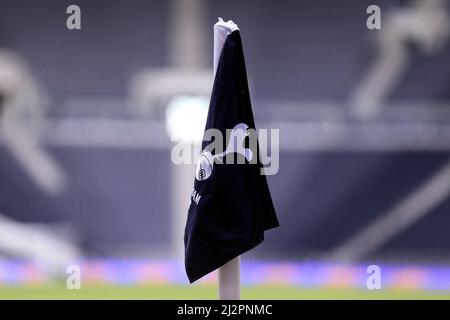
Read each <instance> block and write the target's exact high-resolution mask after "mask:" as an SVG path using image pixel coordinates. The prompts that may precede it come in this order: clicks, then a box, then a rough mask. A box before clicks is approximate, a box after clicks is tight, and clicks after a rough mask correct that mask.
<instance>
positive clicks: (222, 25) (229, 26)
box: [214, 17, 239, 33]
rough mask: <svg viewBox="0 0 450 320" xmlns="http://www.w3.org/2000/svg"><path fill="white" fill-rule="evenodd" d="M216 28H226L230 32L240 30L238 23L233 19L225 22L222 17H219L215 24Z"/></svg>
mask: <svg viewBox="0 0 450 320" xmlns="http://www.w3.org/2000/svg"><path fill="white" fill-rule="evenodd" d="M214 28H221V29H224V30H225V31H228V33H231V32H233V31H235V30H239V28H238V26H237V24H236V23H234V22H233V20H228V21H227V22H225V21H223V19H222V18H221V17H219V18H218V21H217V22H216V24H215V25H214Z"/></svg>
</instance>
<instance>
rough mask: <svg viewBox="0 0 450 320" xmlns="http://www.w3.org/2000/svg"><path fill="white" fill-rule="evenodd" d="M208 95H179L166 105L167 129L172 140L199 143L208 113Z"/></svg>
mask: <svg viewBox="0 0 450 320" xmlns="http://www.w3.org/2000/svg"><path fill="white" fill-rule="evenodd" d="M208 104H209V99H208V97H207V96H188V95H179V96H175V97H173V98H172V99H171V100H170V102H169V103H168V105H167V107H166V129H167V133H168V135H169V137H170V139H171V140H172V141H175V142H185V143H199V142H200V141H201V140H202V136H203V129H204V128H205V123H206V117H207V115H208Z"/></svg>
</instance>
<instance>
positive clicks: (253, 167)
mask: <svg viewBox="0 0 450 320" xmlns="http://www.w3.org/2000/svg"><path fill="white" fill-rule="evenodd" d="M210 128H215V129H219V130H220V131H221V132H222V135H223V137H224V144H226V143H227V141H226V140H227V139H226V138H225V137H226V133H227V129H228V130H231V129H233V130H231V131H229V134H228V136H229V137H230V136H232V135H233V134H235V135H236V137H237V138H238V139H237V140H236V141H240V143H243V145H242V146H235V145H234V144H233V145H232V144H231V143H230V145H228V146H227V145H224V148H223V150H225V152H224V154H225V153H235V156H236V157H239V156H240V157H244V158H245V159H244V158H242V159H244V162H245V163H244V164H238V163H234V164H230V163H227V162H226V159H225V158H226V157H225V156H223V155H220V154H215V153H214V154H213V151H212V150H208V145H209V144H210V142H211V141H205V140H204V141H203V143H202V150H203V152H202V154H201V156H200V159H199V163H198V164H197V172H196V175H195V182H194V190H193V193H192V196H191V203H190V206H189V211H188V217H187V222H186V227H185V234H184V242H185V267H186V273H187V276H188V278H189V281H190V282H191V283H192V282H194V281H196V280H198V279H200V278H201V277H203V276H205V275H206V274H208V273H210V272H212V271H214V270H216V269H217V268H219V267H221V266H222V265H224V264H225V263H227V262H228V261H230V260H232V259H233V258H235V257H237V256H239V255H241V254H243V253H244V252H247V251H248V250H250V249H252V248H254V247H255V246H257V245H258V244H260V243H261V242H263V240H264V231H266V230H268V229H271V228H275V227H277V226H278V225H279V224H278V219H277V216H276V213H275V209H274V205H273V202H272V199H271V196H270V191H269V188H268V184H267V180H266V176H265V175H262V174H261V168H262V164H261V162H260V157H259V147H257V150H249V147H247V146H245V143H244V141H242V139H239V137H240V136H241V134H242V133H243V132H244V133H246V132H247V130H248V129H255V122H254V119H253V113H252V108H251V102H250V94H249V89H248V82H247V74H246V68H245V60H244V53H243V48H242V41H241V37H240V33H239V29H237V28H236V29H235V30H234V31H232V32H230V33H229V34H228V36H227V38H226V40H225V42H224V45H223V48H222V51H221V55H220V59H219V61H218V63H217V70H216V75H215V79H214V85H213V90H212V95H211V101H210V106H209V111H208V118H207V122H206V127H205V130H207V129H210ZM230 141H231V139H230ZM230 146H231V147H230ZM253 157H257V158H256V159H257V161H256V163H252V161H250V160H251V159H253ZM235 162H236V161H235ZM253 162H255V161H253Z"/></svg>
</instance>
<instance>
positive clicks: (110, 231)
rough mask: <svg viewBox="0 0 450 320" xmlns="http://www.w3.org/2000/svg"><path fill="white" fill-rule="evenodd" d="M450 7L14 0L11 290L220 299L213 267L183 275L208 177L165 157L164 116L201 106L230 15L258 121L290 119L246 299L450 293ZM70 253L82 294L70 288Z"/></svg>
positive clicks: (434, 3) (2, 68)
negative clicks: (196, 195) (190, 220)
mask: <svg viewBox="0 0 450 320" xmlns="http://www.w3.org/2000/svg"><path fill="white" fill-rule="evenodd" d="M71 4H77V5H79V6H80V8H81V17H82V18H81V21H82V29H81V30H77V31H70V30H68V29H67V28H66V18H67V14H66V8H67V7H68V6H69V5H71ZM371 4H377V5H379V6H380V7H381V17H382V29H381V30H379V31H378V30H374V31H370V30H368V29H367V28H366V19H367V17H368V15H367V14H366V8H367V7H368V6H369V5H371ZM449 14H450V11H449V9H448V1H445V0H421V1H381V0H378V1H365V0H364V1H361V0H346V1H331V0H330V1H325V0H320V1H290V0H289V1H283V3H280V2H279V1H273V0H266V1H257V0H248V1H236V0H228V1H206V0H172V1H162V0H133V1H125V0H109V1H106V0H99V1H88V0H78V1H76V3H75V2H73V1H66V0H57V1H56V0H53V1H52V0H40V1H24V0H14V1H13V0H2V1H1V2H0V120H1V133H0V298H156V299H158V298H159V299H165V298H210V299H214V298H215V297H216V293H215V287H214V286H215V279H216V275H215V274H214V273H213V274H211V275H210V276H208V277H206V279H204V280H202V281H200V283H199V284H196V285H193V286H188V285H187V283H188V281H187V278H186V276H185V274H184V267H183V255H182V250H183V247H182V232H183V231H182V228H183V226H184V222H185V215H186V213H187V205H188V201H189V196H190V190H191V186H192V183H193V178H194V170H193V166H175V165H174V164H172V163H171V160H170V153H171V148H172V146H173V145H174V142H173V141H172V140H171V139H170V135H171V134H172V133H171V132H170V128H172V127H173V126H175V127H179V126H184V125H185V123H186V122H189V123H194V124H195V123H196V121H197V122H198V118H197V117H193V116H192V115H193V114H194V115H196V114H197V113H196V112H198V110H203V109H204V107H205V101H206V106H207V102H208V100H207V99H208V95H209V93H210V91H211V86H212V53H213V36H212V26H213V24H214V23H215V22H216V21H217V17H219V16H221V17H223V18H224V19H233V20H234V21H235V22H237V24H238V25H239V27H240V29H241V30H242V37H243V44H244V50H245V54H246V62H247V72H248V75H249V79H250V85H251V93H252V102H253V109H254V114H255V118H256V123H257V127H258V128H269V129H270V128H279V129H280V170H279V173H278V174H277V175H274V176H269V177H268V181H269V185H270V188H271V192H272V197H273V200H274V204H275V207H276V209H277V213H278V217H279V219H280V224H281V227H280V228H279V229H275V230H274V231H270V232H269V233H268V234H267V237H266V241H265V243H264V244H263V245H261V246H260V247H258V248H256V249H255V250H253V251H251V252H249V253H248V254H245V255H244V256H243V262H242V277H241V278H242V283H243V297H244V298H294V299H295V298H299V299H303V298H426V297H443V298H450V232H449V231H450V38H449V31H450V16H449ZM180 105H181V106H182V107H181V108H179V106H180ZM183 106H184V107H183ZM169 118H170V119H172V120H170V121H172V122H170V121H169ZM180 118H181V119H180ZM200 129H202V128H200ZM186 130H189V129H186ZM186 135H189V132H186ZM178 138H180V137H178ZM71 264H77V265H79V266H80V267H81V273H82V290H79V291H77V290H67V289H66V288H65V284H64V282H65V278H66V277H67V273H66V268H67V266H69V265H71ZM371 264H376V265H378V266H380V268H381V275H382V278H381V279H382V290H380V291H377V290H375V291H369V290H367V288H366V279H367V277H368V274H367V273H366V268H367V266H369V265H371Z"/></svg>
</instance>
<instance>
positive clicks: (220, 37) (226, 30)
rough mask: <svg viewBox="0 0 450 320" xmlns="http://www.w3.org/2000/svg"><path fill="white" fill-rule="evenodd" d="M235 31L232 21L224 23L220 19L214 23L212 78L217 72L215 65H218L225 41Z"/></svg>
mask: <svg viewBox="0 0 450 320" xmlns="http://www.w3.org/2000/svg"><path fill="white" fill-rule="evenodd" d="M236 30H239V28H238V26H237V24H236V23H234V22H233V21H232V20H228V21H227V22H225V21H223V19H222V18H220V17H219V19H218V21H217V22H216V24H215V25H214V59H213V69H214V76H215V74H216V71H217V64H218V63H219V58H220V53H221V52H222V48H223V45H224V43H225V40H226V38H227V37H228V35H229V34H230V33H232V32H233V31H236Z"/></svg>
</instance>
